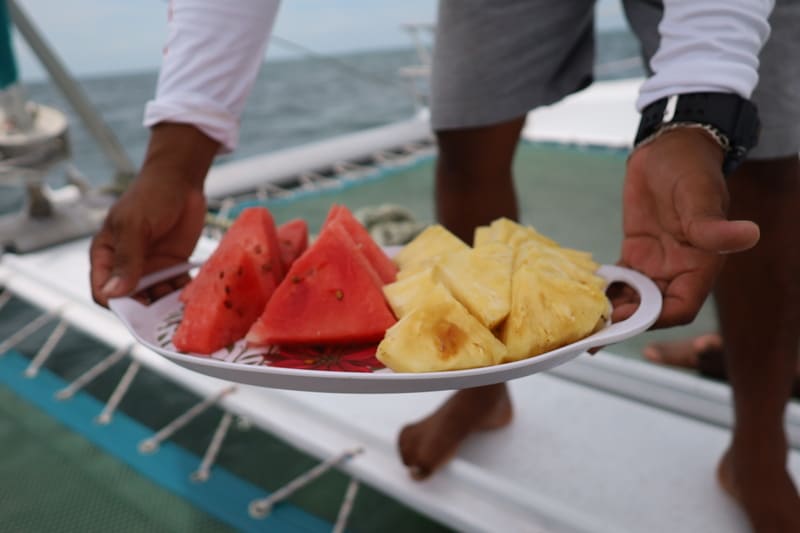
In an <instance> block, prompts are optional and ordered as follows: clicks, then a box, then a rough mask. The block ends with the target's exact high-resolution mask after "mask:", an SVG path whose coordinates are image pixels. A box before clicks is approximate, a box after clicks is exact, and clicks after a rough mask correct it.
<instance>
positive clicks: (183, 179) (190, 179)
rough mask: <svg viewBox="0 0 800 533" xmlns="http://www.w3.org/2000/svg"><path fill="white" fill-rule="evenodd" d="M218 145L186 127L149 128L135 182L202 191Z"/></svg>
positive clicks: (193, 129) (163, 126)
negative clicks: (144, 152) (145, 151)
mask: <svg viewBox="0 0 800 533" xmlns="http://www.w3.org/2000/svg"><path fill="white" fill-rule="evenodd" d="M219 148H220V143H219V142H217V141H216V140H214V139H212V138H211V137H209V136H207V135H206V134H205V133H203V132H202V131H200V130H199V129H198V128H196V127H194V126H192V125H190V124H178V123H171V122H161V123H159V124H156V125H155V126H153V127H152V128H151V133H150V141H149V143H148V146H147V153H146V155H145V158H144V162H143V163H142V168H141V170H140V171H139V178H138V179H139V180H141V181H147V182H152V181H157V182H160V183H166V184H169V185H177V186H181V187H188V188H192V189H199V190H201V191H202V190H203V184H204V182H205V178H206V174H208V169H209V168H210V167H211V163H212V162H213V161H214V157H215V156H216V154H217V152H218V151H219Z"/></svg>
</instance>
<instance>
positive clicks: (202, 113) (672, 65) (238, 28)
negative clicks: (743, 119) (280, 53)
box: [144, 0, 775, 151]
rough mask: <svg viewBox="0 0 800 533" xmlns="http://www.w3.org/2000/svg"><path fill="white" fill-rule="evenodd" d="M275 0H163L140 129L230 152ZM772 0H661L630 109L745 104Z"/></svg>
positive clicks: (276, 4)
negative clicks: (705, 94)
mask: <svg viewBox="0 0 800 533" xmlns="http://www.w3.org/2000/svg"><path fill="white" fill-rule="evenodd" d="M279 3H280V1H279V0H224V1H221V0H170V4H169V17H168V19H169V21H168V27H169V36H168V38H167V43H166V46H165V48H164V59H163V64H162V66H161V72H160V75H159V78H158V88H157V90H156V97H155V99H154V100H152V101H151V102H149V103H148V104H147V107H146V110H145V120H144V124H145V126H148V127H149V126H152V125H154V124H157V123H159V122H179V123H188V124H193V125H195V126H196V127H198V128H199V129H200V130H202V131H203V132H204V133H205V134H206V135H208V136H209V137H212V138H213V139H216V140H217V141H219V142H220V143H221V144H222V147H223V150H225V151H230V150H233V149H234V148H235V147H236V144H237V141H238V132H239V117H240V115H241V113H242V110H243V109H244V104H245V100H246V99H247V96H248V95H249V93H250V90H251V88H252V86H253V82H254V81H255V79H256V76H257V74H258V69H259V67H260V65H261V63H262V62H263V59H264V51H265V49H266V43H267V40H268V38H269V35H270V33H271V31H272V26H273V24H274V22H275V16H276V14H277V11H278V7H279ZM774 3H775V2H774V0H664V15H663V17H662V20H661V23H660V24H659V33H660V35H661V42H660V45H659V48H658V51H657V52H656V54H655V56H654V57H653V59H652V61H651V67H652V69H653V71H654V75H653V76H651V77H650V78H649V79H648V80H646V81H645V83H644V84H643V85H642V87H641V90H640V94H639V98H638V100H637V102H636V107H637V109H639V110H641V109H642V108H644V107H645V106H646V105H647V104H649V103H651V102H654V101H655V100H658V99H659V98H662V97H664V96H669V95H672V94H683V93H689V92H700V91H715V92H727V93H736V94H739V95H741V96H743V97H745V98H749V97H750V95H751V93H752V92H753V89H754V88H755V86H756V83H757V82H758V54H759V52H760V50H761V48H762V47H763V45H764V43H765V42H766V40H767V37H768V35H769V24H768V21H767V19H768V17H769V14H770V12H771V11H772V9H773V7H774Z"/></svg>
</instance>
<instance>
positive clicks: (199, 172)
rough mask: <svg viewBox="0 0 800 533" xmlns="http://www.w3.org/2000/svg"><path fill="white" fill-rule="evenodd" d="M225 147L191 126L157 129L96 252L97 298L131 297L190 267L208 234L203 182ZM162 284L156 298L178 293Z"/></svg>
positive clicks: (96, 241)
mask: <svg viewBox="0 0 800 533" xmlns="http://www.w3.org/2000/svg"><path fill="white" fill-rule="evenodd" d="M218 147H219V145H218V144H217V143H216V142H215V141H213V140H211V139H209V138H208V137H206V136H205V135H204V134H202V133H201V132H199V131H198V130H196V129H195V128H193V127H191V126H186V125H180V124H163V125H158V126H156V127H155V128H154V129H153V134H152V136H151V139H150V145H149V147H148V154H147V156H146V158H145V163H144V165H143V167H142V171H141V172H140V174H139V176H138V177H137V179H136V181H134V182H133V184H132V185H131V186H130V187H129V189H128V190H127V191H126V192H125V193H124V194H123V195H122V197H121V198H120V199H119V200H118V201H117V202H116V203H115V204H114V206H113V207H112V208H111V210H110V211H109V213H108V215H107V216H106V219H105V222H104V224H103V227H102V228H101V229H100V231H99V232H98V233H97V235H95V237H94V239H93V240H92V245H91V248H90V261H91V277H90V281H91V288H92V297H93V298H94V300H95V301H96V302H97V303H99V304H101V305H107V303H108V299H109V298H114V297H118V296H124V295H126V294H129V293H131V292H132V291H133V290H134V289H135V287H136V284H137V283H138V281H139V279H140V278H141V276H142V275H144V274H147V273H149V272H153V271H156V270H161V269H164V268H167V267H169V266H171V265H174V264H178V263H182V262H185V261H186V260H187V259H188V258H189V256H190V255H191V253H192V251H193V250H194V247H195V245H196V243H197V239H198V238H199V237H200V233H201V231H202V229H203V224H204V222H205V214H206V202H205V197H204V195H203V181H204V178H205V174H206V172H207V171H208V167H209V166H210V164H211V161H212V160H213V157H214V154H215V153H216V151H217V149H218ZM175 288H177V287H175V286H174V285H170V284H162V285H159V286H158V287H155V288H154V289H153V291H154V293H153V294H150V295H149V296H150V297H151V298H154V299H155V298H158V297H160V296H163V294H165V293H167V292H170V291H171V290H174V289H175Z"/></svg>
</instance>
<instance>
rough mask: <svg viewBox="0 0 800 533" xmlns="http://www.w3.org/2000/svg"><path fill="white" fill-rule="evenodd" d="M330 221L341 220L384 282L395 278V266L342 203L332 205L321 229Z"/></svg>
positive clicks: (390, 281)
mask: <svg viewBox="0 0 800 533" xmlns="http://www.w3.org/2000/svg"><path fill="white" fill-rule="evenodd" d="M332 222H341V223H342V225H343V226H344V228H345V229H346V230H347V233H349V234H350V237H351V238H352V239H353V241H355V243H356V245H358V247H359V248H360V249H361V251H362V252H363V253H364V256H366V258H367V261H369V263H370V264H371V265H372V268H374V269H375V271H376V272H377V273H378V276H380V278H381V279H382V280H383V282H384V283H392V282H393V281H394V280H395V279H396V278H397V266H396V265H395V264H394V263H393V262H392V260H391V259H389V257H388V256H387V255H386V254H385V253H383V250H382V249H381V247H380V246H378V245H377V243H376V242H375V241H374V240H373V239H372V237H371V236H370V234H369V232H368V231H367V229H366V228H365V227H364V226H363V225H362V224H361V223H360V222H359V221H358V220H356V217H354V216H353V213H351V212H350V210H349V209H347V207H345V206H343V205H334V206H333V207H331V210H330V211H329V212H328V217H327V218H326V219H325V223H324V225H323V227H322V228H323V230H324V229H325V228H326V227H327V226H328V225H330V224H331V223H332Z"/></svg>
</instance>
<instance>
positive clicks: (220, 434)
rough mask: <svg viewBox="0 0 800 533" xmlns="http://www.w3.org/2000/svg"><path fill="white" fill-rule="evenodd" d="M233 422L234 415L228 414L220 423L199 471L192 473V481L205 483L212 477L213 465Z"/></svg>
mask: <svg viewBox="0 0 800 533" xmlns="http://www.w3.org/2000/svg"><path fill="white" fill-rule="evenodd" d="M232 421H233V415H232V414H231V413H229V412H226V413H225V415H224V416H223V417H222V419H221V420H220V421H219V424H218V425H217V429H216V431H214V436H213V437H211V443H210V444H209V445H208V449H207V450H206V453H205V455H203V461H202V462H201V463H200V466H199V467H198V468H197V470H195V471H194V472H193V473H192V477H191V479H192V481H199V482H203V481H207V480H208V478H209V477H211V465H213V464H214V461H215V460H216V459H217V454H219V450H220V448H221V447H222V441H223V440H225V435H227V434H228V429H229V428H230V427H231V422H232Z"/></svg>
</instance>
